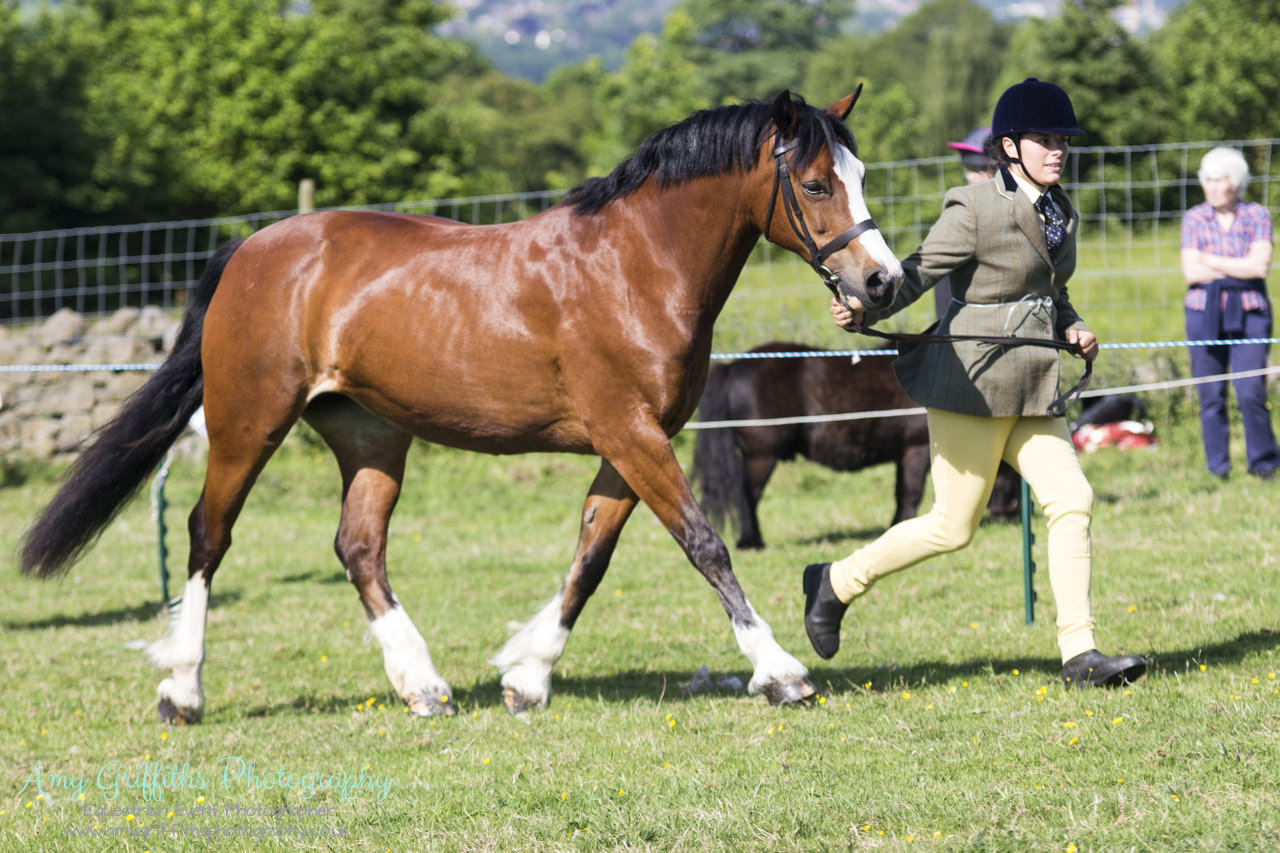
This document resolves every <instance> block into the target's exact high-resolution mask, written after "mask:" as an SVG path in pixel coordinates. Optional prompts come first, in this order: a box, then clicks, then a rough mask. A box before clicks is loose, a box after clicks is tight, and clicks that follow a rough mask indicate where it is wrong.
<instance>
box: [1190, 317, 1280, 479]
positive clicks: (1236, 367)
mask: <svg viewBox="0 0 1280 853" xmlns="http://www.w3.org/2000/svg"><path fill="white" fill-rule="evenodd" d="M1205 314H1206V312H1204V311H1194V310H1192V309H1190V308H1188V309H1186V316H1187V340H1191V341H1199V340H1227V339H1230V338H1267V337H1270V336H1271V312H1270V310H1267V311H1246V312H1245V314H1244V332H1243V333H1239V332H1236V333H1232V334H1226V333H1223V332H1222V329H1221V323H1217V324H1214V328H1208V326H1209V322H1207V321H1206V317H1205ZM1210 317H1212V315H1210ZM1188 349H1190V350H1191V375H1192V376H1215V375H1217V374H1220V373H1238V372H1241V371H1246V370H1257V369H1259V368H1262V367H1266V365H1267V349H1268V346H1267V344H1242V345H1237V346H1216V347H1189V348H1188ZM1232 384H1234V385H1235V386H1236V403H1237V404H1238V405H1239V406H1240V417H1241V420H1243V421H1244V443H1245V458H1246V459H1247V460H1248V464H1249V470H1250V471H1251V472H1258V471H1265V470H1266V469H1268V468H1278V467H1280V449H1278V448H1277V447H1276V437H1275V433H1274V432H1273V431H1272V429H1271V413H1270V412H1269V411H1268V410H1267V384H1266V377H1265V376H1251V377H1248V378H1246V379H1236V380H1234V382H1233V383H1232ZM1196 390H1197V391H1198V392H1199V394H1200V430H1201V433H1202V434H1203V437H1204V455H1205V461H1206V462H1207V463H1208V464H1209V470H1210V471H1212V472H1213V473H1214V474H1217V475H1218V476H1225V475H1226V474H1227V472H1228V471H1230V470H1231V457H1230V455H1229V453H1228V451H1227V439H1228V428H1227V383H1226V382H1206V383H1203V384H1201V385H1197V386H1196Z"/></svg>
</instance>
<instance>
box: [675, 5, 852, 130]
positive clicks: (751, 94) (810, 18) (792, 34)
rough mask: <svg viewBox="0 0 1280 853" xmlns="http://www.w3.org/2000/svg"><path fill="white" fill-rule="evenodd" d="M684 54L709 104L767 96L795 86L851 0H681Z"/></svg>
mask: <svg viewBox="0 0 1280 853" xmlns="http://www.w3.org/2000/svg"><path fill="white" fill-rule="evenodd" d="M678 9H679V10H680V11H681V12H683V13H684V14H685V15H687V16H688V20H689V23H690V26H691V28H692V32H691V40H690V43H689V44H688V47H687V58H688V60H689V61H690V62H692V63H693V65H694V66H696V67H697V69H698V73H699V74H700V76H701V78H702V80H703V81H704V84H705V86H706V87H707V94H708V96H709V97H710V99H711V103H712V104H713V105H714V104H722V103H733V102H741V101H747V100H753V99H754V100H767V99H770V98H772V97H774V96H775V95H777V94H778V92H780V91H782V90H783V89H791V90H796V91H798V90H799V89H800V84H801V83H802V82H803V80H804V73H805V68H806V67H807V65H808V63H809V60H810V59H811V58H812V56H813V55H814V54H815V53H816V52H817V51H818V50H819V49H820V48H821V47H822V45H823V44H825V43H826V42H828V41H829V40H831V39H832V38H835V37H836V36H837V35H838V34H839V26H840V24H842V23H843V22H844V21H846V20H848V19H849V18H850V17H851V16H852V15H853V11H854V4H853V2H852V0H686V2H685V3H683V4H682V5H681V6H679V7H678Z"/></svg>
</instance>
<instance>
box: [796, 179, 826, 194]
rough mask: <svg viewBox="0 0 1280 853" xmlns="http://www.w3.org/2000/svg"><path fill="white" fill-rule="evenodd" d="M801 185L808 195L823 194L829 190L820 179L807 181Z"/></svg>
mask: <svg viewBox="0 0 1280 853" xmlns="http://www.w3.org/2000/svg"><path fill="white" fill-rule="evenodd" d="M800 186H801V188H802V189H803V190H804V191H805V194H806V195H822V194H823V193H825V192H826V191H827V188H826V187H824V186H823V185H822V184H821V183H820V182H818V181H806V182H805V183H803V184H801V185H800Z"/></svg>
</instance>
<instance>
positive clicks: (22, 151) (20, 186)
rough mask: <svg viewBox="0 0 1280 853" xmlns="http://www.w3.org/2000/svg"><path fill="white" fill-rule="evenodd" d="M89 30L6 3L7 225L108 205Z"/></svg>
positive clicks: (43, 223) (1, 200)
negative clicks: (98, 159)
mask: <svg viewBox="0 0 1280 853" xmlns="http://www.w3.org/2000/svg"><path fill="white" fill-rule="evenodd" d="M83 38H84V30H83V28H77V27H76V26H75V25H74V22H73V21H72V20H71V19H70V16H68V15H65V14H54V13H52V12H51V11H49V10H48V9H43V10H41V11H40V13H39V14H38V15H36V16H34V17H33V18H32V19H31V20H29V21H26V22H24V21H23V19H22V15H21V13H20V11H19V9H18V8H17V6H16V5H15V4H9V3H6V4H5V5H3V6H0V171H2V172H3V174H4V180H3V181H2V182H0V231H10V232H12V231H34V230H41V229H46V228H53V227H56V226H57V225H60V224H63V223H66V222H68V221H88V220H91V217H92V215H93V213H94V212H95V211H97V210H98V209H100V207H101V206H102V203H101V202H100V200H99V199H98V193H97V191H96V190H95V187H94V184H93V181H92V173H93V158H94V154H95V152H96V151H97V150H98V148H99V147H100V146H99V144H98V140H96V139H94V137H93V135H92V133H91V132H90V129H89V127H88V126H87V121H88V104H87V97H86V94H85V86H86V83H87V80H88V77H89V75H90V64H89V62H88V58H89V51H88V50H87V49H86V46H85V45H84V44H83V43H82V41H83Z"/></svg>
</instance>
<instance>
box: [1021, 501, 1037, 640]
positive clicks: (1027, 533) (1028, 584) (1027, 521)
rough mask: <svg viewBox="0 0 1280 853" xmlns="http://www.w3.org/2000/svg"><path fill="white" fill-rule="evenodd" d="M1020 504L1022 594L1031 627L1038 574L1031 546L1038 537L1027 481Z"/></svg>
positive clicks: (1033, 617)
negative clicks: (1036, 535) (1033, 581)
mask: <svg viewBox="0 0 1280 853" xmlns="http://www.w3.org/2000/svg"><path fill="white" fill-rule="evenodd" d="M1019 504H1020V506H1021V507H1022V592H1023V597H1024V598H1025V599H1026V606H1027V624H1028V625H1030V624H1032V623H1033V622H1035V621H1036V588H1035V585H1034V584H1033V583H1032V580H1031V576H1032V575H1034V574H1035V572H1036V563H1035V560H1034V559H1032V557H1031V545H1032V544H1033V543H1034V542H1035V541H1036V537H1035V534H1034V533H1032V532H1031V487H1030V486H1028V485H1027V481H1026V480H1023V481H1022V500H1021V501H1020V502H1019Z"/></svg>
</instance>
